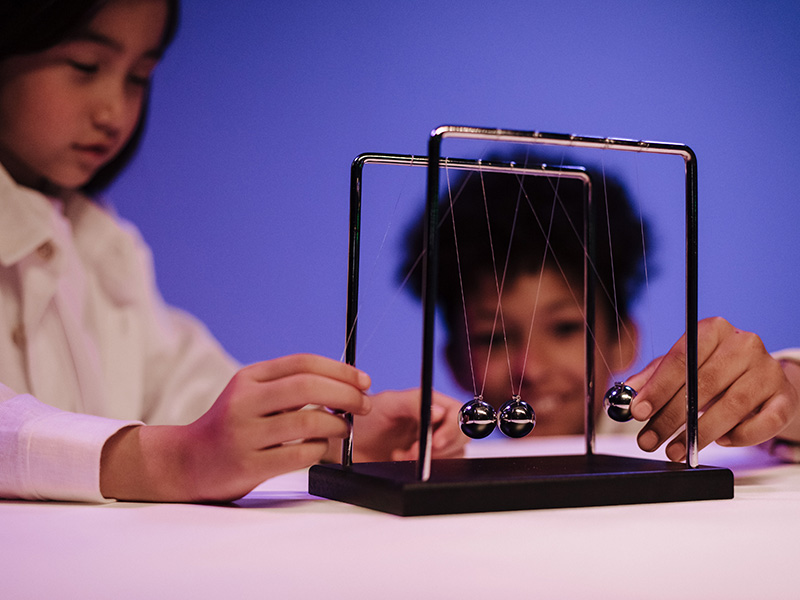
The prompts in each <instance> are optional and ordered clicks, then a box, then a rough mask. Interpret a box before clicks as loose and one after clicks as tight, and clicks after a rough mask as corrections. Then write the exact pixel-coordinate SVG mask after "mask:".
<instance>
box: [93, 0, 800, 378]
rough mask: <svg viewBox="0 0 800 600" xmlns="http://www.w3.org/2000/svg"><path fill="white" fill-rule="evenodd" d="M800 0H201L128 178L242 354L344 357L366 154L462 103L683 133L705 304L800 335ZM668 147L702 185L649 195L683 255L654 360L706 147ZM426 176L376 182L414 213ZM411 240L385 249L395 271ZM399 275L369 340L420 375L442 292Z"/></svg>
mask: <svg viewBox="0 0 800 600" xmlns="http://www.w3.org/2000/svg"><path fill="white" fill-rule="evenodd" d="M798 23H800V4H798V3H796V2H769V1H767V2H742V1H730V0H728V1H724V2H723V1H706V2H694V1H685V0H679V1H671V2H641V1H606V2H593V1H585V2H576V1H564V2H539V1H530V0H527V1H513V2H512V1H504V0H498V1H496V2H485V1H475V0H459V1H453V2H442V1H437V0H424V1H421V2H414V1H411V2H384V1H371V2H359V1H352V2H327V1H316V2H310V1H303V0H298V1H294V2H271V1H262V0H258V1H256V0H250V1H247V0H239V1H232V2H215V1H211V0H191V1H187V2H185V6H184V8H183V18H182V24H181V29H180V33H179V35H178V38H177V40H176V42H175V44H174V46H173V47H172V48H171V49H170V51H169V53H168V55H167V57H166V59H165V60H164V62H163V64H162V65H161V66H160V67H159V69H158V73H157V76H156V81H155V87H154V92H153V103H152V109H151V115H150V121H149V129H148V133H147V137H146V140H145V144H144V147H143V152H142V153H141V155H140V156H139V157H138V158H137V159H136V161H135V162H134V164H133V165H132V167H131V168H130V169H129V170H128V171H127V172H126V173H125V174H124V176H123V177H122V178H121V179H120V180H119V181H118V182H117V183H116V184H115V185H114V187H113V188H112V189H111V190H110V193H109V196H110V198H111V200H112V201H113V202H114V203H115V204H116V206H117V208H118V210H119V211H120V213H121V214H122V215H123V216H125V217H126V218H129V219H131V220H133V221H134V222H135V223H136V224H137V225H138V226H139V227H140V228H141V229H142V231H143V233H144V235H145V237H146V239H147V240H148V242H149V243H150V244H151V246H152V248H153V250H154V253H155V257H156V265H157V269H158V277H159V284H160V287H161V289H162V291H163V293H164V295H165V297H166V298H167V299H168V301H170V302H171V303H173V304H176V305H178V306H181V307H183V308H185V309H187V310H189V311H190V312H192V313H194V314H195V315H197V316H198V317H200V318H201V319H202V320H203V321H205V322H206V323H207V324H208V326H209V328H210V329H211V330H212V332H213V333H214V334H215V335H216V336H217V337H218V338H219V339H220V340H221V341H222V343H223V344H224V345H225V346H226V347H227V348H228V350H229V351H230V352H231V353H232V354H233V355H234V356H235V357H236V358H238V359H239V360H241V361H243V362H252V361H255V360H259V359H264V358H272V357H275V356H279V355H282V354H286V353H292V352H306V351H310V352H317V353H321V354H325V355H327V356H331V357H334V358H339V357H340V356H341V353H342V349H343V343H344V313H345V282H346V264H347V222H348V186H349V165H350V162H351V161H352V159H353V158H354V157H355V156H356V155H357V154H359V153H362V152H367V151H370V152H398V153H417V154H424V153H425V152H426V148H427V138H428V134H429V132H430V131H431V129H432V128H434V127H435V126H437V125H441V124H463V125H479V126H488V127H502V128H515V129H524V130H541V131H553V132H560V133H577V134H581V135H593V136H611V137H625V138H633V139H650V140H660V141H670V142H681V143H685V144H688V145H689V146H691V147H692V148H693V149H694V150H695V152H696V153H697V155H698V159H699V173H700V210H701V213H700V217H701V227H700V264H701V282H700V289H701V294H700V312H701V315H702V316H708V315H716V314H719V315H723V316H725V317H727V318H728V319H729V320H731V321H732V322H734V323H735V324H737V325H738V326H740V327H741V328H744V329H748V330H753V331H757V332H759V333H760V334H761V336H762V338H763V339H764V342H765V344H766V345H767V347H768V348H769V349H778V348H781V347H785V346H790V345H800V326H799V325H800V316H798V315H799V314H800V311H798V309H797V301H798V295H799V294H798V292H800V285H799V284H798V277H797V267H796V262H797V260H798V258H797V257H798V255H800V241H798V240H799V239H800V238H799V236H798V233H797V229H798V223H799V222H800V208H799V207H798V201H797V200H798V183H797V173H798V170H799V169H800V120H798V116H797V110H798V98H799V97H800V77H798V72H800V42H799V41H798V40H799V39H800V38H798V35H797V24H798ZM483 151H484V150H482V149H479V150H478V152H479V153H480V152H483ZM445 153H447V151H446V148H445ZM606 154H608V153H606ZM616 154H620V153H616ZM626 154H627V153H626ZM659 158H660V159H662V160H664V161H668V162H669V161H673V162H670V163H669V168H670V169H671V171H669V173H670V174H669V176H668V177H667V176H664V177H661V176H655V177H653V178H651V177H650V175H649V174H647V171H648V166H647V165H648V164H649V163H647V162H646V161H642V160H640V162H638V163H636V164H635V165H634V167H633V171H632V172H634V173H635V176H634V177H635V179H636V182H635V184H634V187H635V191H636V192H637V194H641V196H642V197H643V198H644V197H645V196H647V195H648V193H649V191H650V190H651V189H655V188H658V189H660V188H662V187H669V186H671V185H674V184H677V190H678V192H677V193H678V197H677V200H675V199H674V197H673V198H672V199H671V200H667V201H661V200H659V199H658V198H656V199H655V200H653V201H652V202H651V203H650V204H648V205H645V202H644V200H643V202H642V203H643V205H644V211H645V213H646V214H647V215H648V217H649V218H650V219H651V220H652V221H653V223H654V225H655V227H656V229H657V232H658V236H657V238H658V239H659V240H660V242H659V245H658V252H659V255H658V258H659V261H660V263H661V268H660V272H661V275H659V277H658V278H657V279H656V280H654V285H653V287H652V289H651V295H652V296H654V299H653V301H652V303H651V304H650V308H649V309H648V312H647V314H646V315H644V316H642V317H640V319H641V320H642V322H643V328H644V329H646V330H647V331H648V332H649V333H646V335H645V337H646V338H650V340H651V341H649V342H648V343H646V344H645V347H646V349H645V350H643V357H642V358H643V360H646V359H648V358H650V357H652V354H653V353H660V352H663V351H666V350H667V348H668V346H669V344H671V342H672V341H674V336H675V334H678V333H680V331H681V329H682V323H680V318H681V315H682V306H680V297H681V296H680V294H681V293H682V279H681V277H682V271H681V269H682V262H681V261H682V235H683V229H682V227H683V223H682V221H681V214H682V206H681V205H680V203H681V202H682V196H680V193H681V192H680V190H681V186H682V174H683V170H682V165H681V164H678V163H680V160H679V159H677V160H678V163H675V162H674V161H675V160H676V159H674V157H659ZM603 160H605V159H603ZM609 160H611V159H609ZM375 168H376V169H380V168H379V167H375ZM420 171H421V170H420ZM419 177H421V174H419V175H416V174H415V175H413V176H410V175H409V176H406V175H405V174H404V175H403V176H402V177H399V178H397V177H395V180H392V181H386V182H382V181H380V177H379V176H378V174H377V171H376V178H375V179H374V180H368V181H367V182H366V183H365V204H366V203H368V202H369V203H371V204H370V206H375V207H377V206H379V205H378V200H377V197H378V196H379V192H380V193H382V194H388V197H389V201H388V202H389V203H388V204H387V206H388V207H389V208H387V209H386V210H383V209H378V210H377V212H378V213H379V215H383V216H388V218H389V221H390V223H391V224H393V226H394V228H395V230H397V229H398V228H402V226H403V224H404V222H405V221H407V218H408V215H409V214H413V213H414V212H415V211H416V210H418V209H419V207H420V206H421V204H420V203H421V198H419V194H418V193H417V192H416V191H415V190H417V189H418V183H417V181H416V179H418V178H419ZM659 177H661V178H659ZM415 178H416V179H415ZM398 179H399V182H398V181H397V180H398ZM667 180H669V182H670V183H669V185H667V184H663V185H662V183H660V182H662V181H667ZM409 181H410V183H408V182H409ZM366 186H371V187H369V188H367V187H366ZM420 189H421V188H420ZM387 190H388V192H387ZM370 194H374V197H375V200H374V204H372V203H373V200H372V196H370ZM676 202H677V203H678V205H677V212H676ZM395 204H396V205H402V206H403V207H405V208H404V209H403V210H405V211H406V212H405V213H403V212H402V211H400V212H399V213H395V212H393V209H392V208H391V207H392V206H394V205H395ZM365 219H366V217H365ZM365 226H366V221H365ZM370 227H371V228H372V229H374V230H376V231H377V229H378V228H379V227H381V228H382V227H384V226H383V225H381V226H378V225H375V226H372V225H370ZM396 251H397V246H396V244H395V243H390V244H384V246H383V249H382V250H381V256H382V257H383V258H382V262H381V263H380V264H381V265H383V266H380V267H378V266H374V265H378V262H377V261H375V262H373V260H372V259H365V260H366V262H367V267H366V268H368V269H370V270H371V269H373V266H374V268H375V270H376V271H379V270H380V269H385V270H386V272H387V273H390V272H391V270H392V268H393V263H394V262H396V260H397V254H396ZM370 252H372V250H370ZM673 270H675V271H676V272H675V273H673V274H672V275H670V271H673ZM385 279H386V280H387V281H389V282H390V281H391V273H390V274H389V275H387V276H386V277H385ZM369 281H370V283H369V286H370V288H369V290H367V289H366V288H365V290H364V294H365V295H369V294H372V293H373V290H374V289H378V288H380V284H379V283H378V282H379V281H380V277H379V276H376V278H375V279H374V280H373V279H372V278H370V280H369ZM373 281H374V282H375V283H373ZM655 281H659V282H660V283H658V284H656V283H655ZM366 285H367V284H365V286H366ZM383 285H384V287H385V288H386V291H385V293H386V294H388V296H387V297H389V298H392V300H391V301H385V300H381V299H380V295H378V296H376V297H377V298H378V299H377V300H376V301H375V302H376V304H377V305H378V306H382V307H383V316H380V314H379V316H378V317H376V319H378V320H382V322H383V323H384V326H385V329H386V331H385V332H382V333H380V334H378V336H379V339H382V340H385V341H383V342H380V343H375V344H373V345H372V348H373V349H374V350H370V349H369V348H370V346H366V347H365V348H364V350H363V356H364V361H363V362H361V361H360V364H362V365H364V366H365V368H367V369H368V370H369V371H371V372H372V374H373V375H374V376H375V379H376V382H375V384H376V387H384V386H386V385H390V386H396V385H405V384H406V383H408V384H409V385H413V384H414V383H415V381H416V379H417V378H418V366H417V365H418V360H419V359H418V356H417V355H416V354H415V353H418V349H417V338H418V336H419V333H418V329H419V323H420V319H419V311H418V308H417V307H416V306H415V305H414V304H413V303H412V302H410V301H409V300H407V298H406V297H405V296H404V295H401V296H399V297H398V296H396V295H394V296H393V295H392V292H391V288H392V286H393V285H394V284H393V283H385V284H383ZM659 285H660V286H661V288H659V287H657V286H659ZM674 288H680V289H674ZM659 290H660V291H659ZM380 293H383V292H378V294H380ZM378 313H380V310H379V311H378ZM654 313H655V314H654ZM673 313H674V314H673ZM667 316H668V318H667ZM667 322H669V323H670V325H665V323H667ZM659 328H661V329H663V331H661V329H659ZM371 330H372V328H371V327H370V331H371ZM364 331H366V328H365V329H364V330H363V331H362V333H363V332H364ZM363 335H364V336H365V341H366V337H367V333H363ZM369 335H370V336H371V335H372V334H369ZM397 341H401V342H403V343H406V344H407V349H403V348H402V347H398V348H395V346H394V343H395V342H397ZM382 352H383V354H382ZM398 372H403V373H408V377H409V379H408V381H406V380H405V379H403V380H402V381H400V380H399V379H398V380H395V379H393V375H392V374H393V373H394V374H397V373H398ZM442 386H443V387H447V384H446V383H444V384H442Z"/></svg>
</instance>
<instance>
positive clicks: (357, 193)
mask: <svg viewBox="0 0 800 600" xmlns="http://www.w3.org/2000/svg"><path fill="white" fill-rule="evenodd" d="M367 164H378V165H400V166H412V167H427V166H428V157H427V156H415V155H411V154H379V153H364V154H361V155H359V156H357V157H356V158H355V159H354V160H353V163H352V165H351V168H350V236H349V260H348V278H347V316H346V322H347V333H346V339H345V361H346V362H347V364H349V365H355V363H356V338H357V336H356V332H357V326H358V298H359V293H358V292H359V289H358V286H359V271H360V253H361V250H360V247H361V201H362V193H363V171H364V167H365V166H366V165H367ZM439 164H440V166H441V167H442V168H445V169H454V170H461V171H479V172H494V173H508V174H517V175H533V176H545V177H558V178H567V179H577V180H580V181H581V182H582V183H583V186H584V196H585V198H586V199H587V200H586V201H590V199H591V195H592V194H591V179H590V178H589V175H588V174H587V173H586V171H585V169H583V168H582V167H573V166H567V165H560V166H557V167H556V166H552V165H520V164H517V163H514V162H502V161H485V160H470V159H459V158H444V157H440V159H439ZM437 196H438V194H437ZM584 210H586V209H584ZM584 260H585V261H587V260H588V261H589V263H590V264H592V265H593V264H594V244H593V243H591V244H588V245H587V254H586V255H585V258H584ZM584 270H585V271H587V270H588V269H587V266H586V264H584ZM591 281H592V282H593V281H594V279H593V278H591ZM592 285H593V283H592ZM593 298H594V294H592V299H593ZM591 306H592V310H591V314H590V315H589V314H588V313H587V323H586V339H587V373H591V376H589V375H587V382H586V385H587V396H586V397H587V406H586V410H587V414H589V413H590V416H589V417H587V419H590V421H587V423H590V425H587V451H589V450H588V448H590V447H591V448H593V440H594V419H593V415H594V412H593V411H594V408H593V406H594V405H593V401H594V395H593V393H592V390H593V389H594V367H593V359H594V353H593V351H591V350H590V349H589V344H591V343H593V342H592V341H590V340H593V339H594V335H593V333H591V332H592V331H593V329H594V302H593V301H592V304H591ZM590 355H591V358H589V357H590ZM590 360H591V361H592V362H589V361H590ZM423 389H424V388H423ZM589 398H591V399H592V404H591V405H590V404H589V403H588V400H589ZM431 400H432V396H431V397H430V398H429V399H428V401H427V404H428V410H427V413H428V417H427V419H426V422H427V423H430V405H431ZM422 404H423V407H422V408H421V412H423V413H424V412H426V411H425V408H424V405H425V404H426V402H425V401H424V400H423V403H422ZM345 417H346V418H347V419H348V422H349V424H350V435H349V436H348V437H347V438H346V439H345V440H344V441H343V443H342V464H343V465H344V466H350V465H352V462H353V428H352V415H351V414H346V415H345ZM421 420H422V417H421ZM428 430H429V427H425V428H420V434H421V437H422V436H423V435H424V438H425V442H424V443H421V444H420V449H421V450H420V458H419V467H418V471H419V473H420V474H424V473H425V471H426V470H427V473H428V475H429V474H430V459H429V458H424V457H423V454H424V453H425V452H427V451H428V449H429V448H430V444H429V438H428ZM423 445H424V447H425V449H426V450H425V451H423V450H422V448H423ZM426 464H427V465H428V467H427V469H426V468H425V465H426ZM426 479H427V477H426Z"/></svg>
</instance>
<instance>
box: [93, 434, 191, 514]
mask: <svg viewBox="0 0 800 600" xmlns="http://www.w3.org/2000/svg"><path fill="white" fill-rule="evenodd" d="M184 429H185V428H184V427H180V426H154V425H139V426H135V427H127V428H125V429H122V430H120V431H119V432H117V433H116V434H115V435H113V436H111V437H110V438H109V439H108V440H107V441H106V444H105V446H104V447H103V452H102V454H101V459H100V491H101V493H102V494H103V496H105V497H106V498H114V499H117V500H133V501H148V502H179V501H187V500H191V499H192V495H193V493H192V490H191V486H190V485H188V482H190V481H191V478H190V477H189V476H188V474H189V472H190V470H189V469H187V466H188V465H187V460H186V459H185V458H184V457H185V454H186V453H185V452H184V451H183V450H182V448H183V446H184V445H183V443H182V440H183V433H184V431H183V430H184Z"/></svg>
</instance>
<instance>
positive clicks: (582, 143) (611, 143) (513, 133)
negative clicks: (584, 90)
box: [431, 125, 696, 161]
mask: <svg viewBox="0 0 800 600" xmlns="http://www.w3.org/2000/svg"><path fill="white" fill-rule="evenodd" d="M431 137H439V138H446V137H451V138H462V139H473V140H494V141H503V142H518V143H523V144H524V143H542V144H545V143H546V144H553V145H557V146H576V147H579V148H606V149H615V150H627V151H630V152H648V153H656V154H675V155H678V156H682V157H683V158H684V160H691V161H695V160H696V157H695V153H694V151H692V149H691V148H689V146H686V145H685V144H673V143H669V142H649V141H644V140H638V141H637V140H628V139H624V138H599V137H590V136H582V135H575V134H564V133H547V132H543V131H518V130H514V129H487V128H482V127H465V126H461V125H442V126H440V127H437V128H436V129H434V130H433V131H432V132H431Z"/></svg>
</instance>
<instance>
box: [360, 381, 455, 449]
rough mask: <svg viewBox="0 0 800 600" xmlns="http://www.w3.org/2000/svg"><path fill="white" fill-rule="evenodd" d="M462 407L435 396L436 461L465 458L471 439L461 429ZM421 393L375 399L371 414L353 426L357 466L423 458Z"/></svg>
mask: <svg viewBox="0 0 800 600" xmlns="http://www.w3.org/2000/svg"><path fill="white" fill-rule="evenodd" d="M460 408H461V403H460V402H458V401H456V400H454V399H453V398H450V397H449V396H445V395H444V394H441V393H439V392H436V391H434V392H433V398H432V405H431V423H432V426H433V440H432V445H431V451H432V452H431V456H432V457H433V458H454V457H459V456H463V454H464V446H465V445H466V444H467V442H468V441H469V439H468V438H467V437H466V436H465V435H463V434H462V433H461V430H460V429H459V426H458V411H459V409H460ZM419 422H420V390H419V389H409V390H402V391H394V390H392V391H386V392H381V393H379V394H376V395H374V396H373V397H372V410H371V412H370V413H369V414H368V415H366V416H362V417H356V418H355V420H354V424H353V460H355V461H356V462H372V461H376V462H377V461H389V460H414V459H416V458H417V457H418V456H419Z"/></svg>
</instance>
